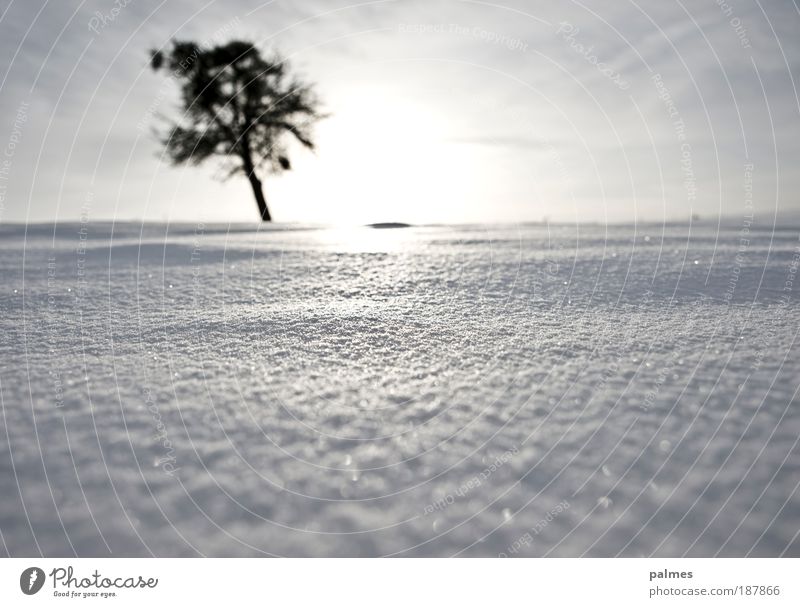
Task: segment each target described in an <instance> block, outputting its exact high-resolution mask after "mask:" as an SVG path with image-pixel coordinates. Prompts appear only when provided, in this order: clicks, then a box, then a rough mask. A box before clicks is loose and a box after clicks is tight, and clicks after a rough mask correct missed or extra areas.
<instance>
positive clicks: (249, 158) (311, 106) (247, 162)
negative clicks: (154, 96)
mask: <svg viewBox="0 0 800 607" xmlns="http://www.w3.org/2000/svg"><path fill="white" fill-rule="evenodd" d="M150 65H151V67H152V68H153V69H154V70H156V71H158V70H161V69H168V70H169V71H170V74H171V75H172V77H173V78H175V79H176V80H177V81H178V82H179V84H180V88H181V104H182V106H183V117H182V119H181V120H180V121H176V122H172V123H171V124H170V126H169V129H168V131H167V132H166V133H164V134H163V135H162V137H161V142H162V143H163V144H164V147H165V151H166V153H167V156H168V157H169V159H170V160H171V162H172V164H175V165H178V164H195V165H196V164H200V163H202V162H204V161H205V160H207V159H209V158H211V157H212V156H221V157H224V158H227V159H230V161H231V162H230V166H228V167H226V168H227V175H226V177H230V176H232V175H235V174H237V173H239V172H244V174H245V175H246V176H247V178H248V180H249V181H250V185H251V186H252V188H253V195H254V196H255V198H256V203H257V204H258V211H259V213H260V215H261V219H262V220H263V221H271V220H272V216H271V215H270V212H269V209H268V208H267V201H266V198H264V192H263V189H262V186H261V180H260V179H259V178H258V175H257V174H256V171H257V170H258V169H260V168H261V167H266V168H268V169H270V170H272V171H274V172H280V171H284V170H288V169H290V168H291V164H290V162H289V157H288V149H287V143H288V140H289V139H291V138H294V139H296V140H297V141H299V142H300V143H301V144H302V145H303V146H305V147H307V148H309V149H313V148H314V143H313V141H312V139H311V129H312V127H313V125H314V124H315V123H316V122H317V121H318V120H319V119H320V118H323V117H324V116H323V114H321V113H320V111H319V109H318V107H319V102H318V100H317V98H316V95H315V94H314V92H313V89H312V88H311V87H310V86H309V85H308V84H305V83H303V82H302V81H300V80H298V79H297V78H292V77H290V75H289V73H288V71H289V70H288V66H287V64H286V62H285V61H284V60H282V59H281V58H280V57H279V56H277V55H275V56H274V57H271V58H264V57H262V56H261V53H260V52H259V51H258V49H257V48H256V47H255V46H254V45H253V44H251V43H250V42H243V41H239V40H236V41H232V42H228V43H227V44H223V45H219V46H214V47H203V46H201V45H199V44H197V43H195V42H182V41H175V42H173V45H172V50H171V51H152V58H151V61H150Z"/></svg>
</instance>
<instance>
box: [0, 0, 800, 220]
mask: <svg viewBox="0 0 800 607" xmlns="http://www.w3.org/2000/svg"><path fill="white" fill-rule="evenodd" d="M115 6H118V7H121V8H119V10H118V11H117V13H116V15H115V14H114V13H113V12H112V9H114V7H115ZM0 14H1V15H2V18H1V20H0V56H2V57H3V58H4V61H3V62H2V63H0V78H2V80H0V82H1V83H2V84H1V85H0V88H1V89H2V91H1V92H0V146H1V147H2V148H3V149H2V150H0V154H2V158H0V171H2V172H0V195H2V203H0V221H2V222H8V221H26V220H29V221H46V220H47V221H49V220H54V219H57V220H59V221H61V220H70V219H76V218H78V217H79V216H80V214H81V208H82V206H83V209H84V212H85V213H86V214H87V215H88V216H89V217H90V218H91V219H96V220H100V219H103V218H117V219H148V220H167V219H169V220H173V221H178V220H187V221H197V220H203V221H229V220H230V221H253V220H256V219H257V217H258V216H257V212H256V206H255V203H254V201H253V199H252V194H251V192H250V190H249V185H248V183H247V181H246V180H245V179H243V178H234V179H232V180H230V181H227V182H221V181H219V180H218V179H217V177H218V175H219V170H218V169H217V168H216V166H215V165H214V164H213V163H212V164H208V165H204V166H203V167H200V168H183V167H180V168H175V167H171V166H169V165H168V164H167V163H166V162H164V161H163V160H162V159H161V158H160V156H159V152H160V150H159V146H158V144H157V142H156V141H155V139H154V137H153V135H152V134H151V128H152V127H155V126H157V125H158V118H157V115H158V114H164V115H173V114H175V112H176V109H177V91H176V89H175V88H173V87H172V86H171V85H170V83H169V82H165V80H164V77H163V76H162V75H160V74H154V73H152V72H150V71H149V69H148V63H147V62H148V49H149V48H151V47H159V46H162V45H165V44H167V43H168V42H169V40H170V39H172V38H179V39H192V40H197V41H199V42H205V43H211V42H213V41H215V40H227V39H232V38H246V39H251V40H253V41H255V42H256V43H257V44H258V45H259V46H260V47H262V48H263V49H265V50H266V49H278V50H280V51H281V52H282V53H284V54H285V55H287V56H288V57H289V58H290V62H291V64H292V66H293V67H294V68H295V69H296V70H298V72H300V73H301V74H303V75H304V76H305V77H306V78H308V79H309V80H311V81H313V82H315V83H316V85H317V90H318V93H319V94H320V96H321V97H322V99H323V100H324V102H325V109H326V110H327V111H329V112H330V113H331V117H330V118H329V119H327V120H326V121H325V122H324V123H323V124H321V125H320V127H319V128H318V130H317V138H318V144H319V147H318V150H317V151H316V152H315V153H309V152H306V151H304V150H295V151H294V155H293V161H294V164H295V170H294V171H292V172H290V173H287V174H285V175H283V176H265V178H264V179H263V180H264V185H265V192H266V195H267V199H268V201H269V203H270V206H271V209H272V211H273V216H274V218H275V219H276V220H279V221H302V222H308V221H311V222H330V221H344V222H368V221H409V222H472V221H526V220H541V219H542V218H544V217H549V218H550V219H551V220H560V221H574V220H576V219H577V220H585V221H604V220H608V221H633V220H637V221H642V220H661V219H664V218H666V219H684V218H687V217H688V216H689V215H690V214H691V213H697V214H699V215H700V216H704V217H708V216H714V215H717V214H720V213H722V214H725V215H729V216H732V217H737V216H739V217H741V216H742V215H743V214H746V213H747V209H748V206H749V204H750V201H749V199H748V193H747V183H746V182H747V180H748V179H749V175H750V173H752V179H753V197H752V204H753V207H754V208H755V211H756V213H759V214H762V215H770V214H772V213H774V212H775V211H776V209H777V210H780V211H782V212H797V211H798V209H800V195H799V194H798V193H799V192H800V167H799V166H798V164H799V163H798V161H799V160H800V153H799V152H800V104H799V103H798V92H797V89H796V84H797V81H798V79H800V72H798V64H799V63H800V36H798V32H800V11H799V10H798V7H797V6H796V5H795V4H794V3H793V2H791V1H786V2H780V1H772V2H764V3H762V2H759V1H758V0H752V1H751V0H748V1H744V0H725V1H723V0H696V1H692V2H688V1H685V2H677V1H676V2H672V1H670V0H659V1H641V2H640V1H636V2H633V1H630V2H624V1H620V2H613V3H612V2H607V1H602V2H601V1H596V2H587V3H581V2H568V1H554V2H531V1H521V0H504V1H503V2H497V3H495V2H479V1H474V0H471V1H457V0H442V1H438V0H408V1H406V0H396V1H372V2H363V3H357V2H353V0H345V1H341V2H340V1H337V0H325V1H323V0H313V1H302V0H301V1H292V2H289V1H273V2H269V1H268V2H259V1H252V2H251V1H246V0H240V1H235V0H226V1H224V2H223V1H222V0H216V1H209V2H207V3H206V2H202V1H196V2H189V1H187V0H182V1H178V0H170V1H169V2H160V1H154V0H127V1H126V0H119V1H118V4H116V5H115V3H114V2H112V1H91V2H79V1H77V0H74V1H68V0H51V1H50V2H43V1H40V0H14V1H11V2H9V1H8V0H0ZM749 165H752V170H751V171H748V170H747V167H748V166H749Z"/></svg>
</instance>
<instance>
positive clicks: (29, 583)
mask: <svg viewBox="0 0 800 607" xmlns="http://www.w3.org/2000/svg"><path fill="white" fill-rule="evenodd" d="M44 580H45V575H44V570H42V569H39V567H28V568H27V569H26V570H25V571H23V572H22V575H20V576H19V589H20V590H22V593H23V594H36V593H37V592H39V591H40V590H41V589H42V586H44Z"/></svg>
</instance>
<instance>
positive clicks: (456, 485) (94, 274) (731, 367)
mask: <svg viewBox="0 0 800 607" xmlns="http://www.w3.org/2000/svg"><path fill="white" fill-rule="evenodd" d="M743 227H744V228H746V227H747V225H746V223H745V224H743V225H741V226H737V225H733V226H730V227H725V228H718V226H716V225H701V226H697V225H695V226H692V227H691V228H690V227H689V226H686V225H667V226H662V225H652V226H650V225H647V226H641V225H640V226H638V227H636V228H634V227H632V226H616V227H614V226H608V227H606V226H580V227H578V226H574V225H571V226H549V227H547V226H541V225H519V226H491V227H480V226H469V227H443V226H429V227H413V228H407V229H392V230H386V229H384V230H375V229H370V228H353V229H317V228H312V227H296V226H294V227H286V228H280V227H270V228H266V229H257V230H256V229H252V227H250V226H211V225H205V226H204V225H202V224H199V225H198V226H193V225H169V226H167V225H145V226H142V225H138V224H117V225H114V226H112V225H111V224H98V223H94V222H92V223H84V224H78V223H75V224H59V225H57V226H55V227H54V226H52V225H30V226H27V227H26V226H12V225H4V226H0V275H1V276H2V291H0V310H1V311H2V313H1V314H0V329H2V340H1V341H0V353H1V354H2V357H1V358H0V365H1V366H0V396H1V397H2V401H1V408H2V422H1V423H2V426H3V428H2V432H0V441H2V444H0V496H2V497H1V498H0V499H1V500H2V501H0V504H1V506H0V532H2V546H3V551H4V552H7V553H8V554H10V555H12V556H36V555H39V554H43V555H45V556H71V555H73V554H77V555H80V556H91V555H97V556H103V555H109V554H113V555H115V556H146V555H158V556H184V555H201V554H202V555H210V556H227V555H241V556H251V555H292V556H301V555H313V556H328V555H352V556H374V555H441V556H445V555H447V556H449V555H469V556H479V555H480V556H497V555H507V556H532V555H557V556H578V555H591V556H613V555H624V556H639V555H657V556H678V555H690V556H711V555H731V556H733V555H737V556H739V555H746V554H747V555H753V556H756V555H757V556H776V555H780V554H784V555H791V556H800V539H799V538H798V529H800V499H799V498H798V494H797V489H798V483H800V474H798V472H800V460H798V452H799V451H800V449H798V436H799V435H800V410H798V399H797V389H798V384H800V358H799V357H798V346H797V343H796V340H797V332H798V321H799V320H800V314H798V304H797V290H798V289H800V283H797V282H796V277H797V268H798V260H800V256H798V248H797V247H798V230H796V229H794V230H792V229H782V230H772V229H768V228H764V229H759V228H758V226H753V227H751V228H750V229H749V232H748V231H747V230H743V229H742V228H743ZM742 238H744V239H745V240H741V239H742ZM745 241H747V242H745ZM6 441H7V444H6Z"/></svg>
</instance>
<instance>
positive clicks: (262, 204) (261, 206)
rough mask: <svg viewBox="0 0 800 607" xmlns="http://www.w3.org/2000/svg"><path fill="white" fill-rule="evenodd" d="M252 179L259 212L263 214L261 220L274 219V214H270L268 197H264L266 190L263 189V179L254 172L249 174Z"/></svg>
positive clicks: (248, 176)
mask: <svg viewBox="0 0 800 607" xmlns="http://www.w3.org/2000/svg"><path fill="white" fill-rule="evenodd" d="M247 178H248V179H249V180H250V185H251V186H252V187H253V195H254V196H255V197H256V204H257V205H258V212H259V214H260V215H261V221H272V216H271V215H270V214H269V209H268V208H267V199H266V198H264V191H263V190H262V189H261V180H260V179H259V178H258V177H256V174H255V173H254V172H252V171H251V172H250V173H248V174H247Z"/></svg>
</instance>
